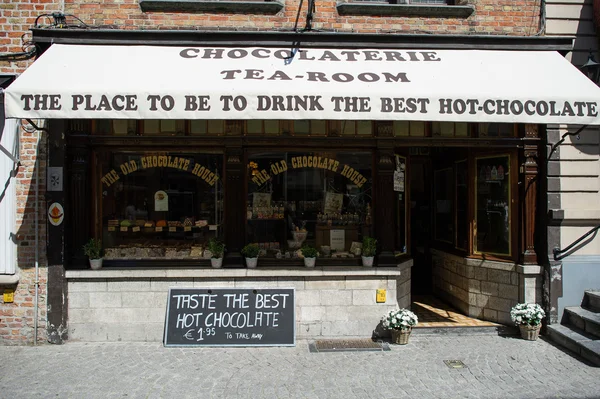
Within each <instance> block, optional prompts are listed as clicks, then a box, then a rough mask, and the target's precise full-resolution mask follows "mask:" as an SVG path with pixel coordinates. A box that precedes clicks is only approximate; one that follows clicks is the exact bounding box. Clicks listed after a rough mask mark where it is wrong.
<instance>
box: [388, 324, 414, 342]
mask: <svg viewBox="0 0 600 399" xmlns="http://www.w3.org/2000/svg"><path fill="white" fill-rule="evenodd" d="M411 332H412V328H408V329H406V330H392V343H393V344H397V345H406V344H408V338H409V337H410V333H411Z"/></svg>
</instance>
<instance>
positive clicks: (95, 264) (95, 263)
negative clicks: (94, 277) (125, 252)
mask: <svg viewBox="0 0 600 399" xmlns="http://www.w3.org/2000/svg"><path fill="white" fill-rule="evenodd" d="M90 267H91V268H92V270H100V269H102V258H100V259H90Z"/></svg>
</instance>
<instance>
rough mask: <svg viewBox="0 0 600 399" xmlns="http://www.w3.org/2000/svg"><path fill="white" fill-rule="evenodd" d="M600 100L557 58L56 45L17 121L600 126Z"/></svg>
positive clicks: (11, 103) (17, 100) (9, 111)
mask: <svg viewBox="0 0 600 399" xmlns="http://www.w3.org/2000/svg"><path fill="white" fill-rule="evenodd" d="M292 54H293V57H292V56H291V55H292ZM599 101H600V88H598V87H597V86H596V85H595V84H594V83H593V82H591V81H590V80H589V79H588V78H587V77H585V76H584V75H583V74H582V73H581V72H580V71H578V70H577V68H575V67H574V66H573V65H571V64H570V63H569V62H568V61H567V60H566V59H564V58H563V57H562V56H561V55H560V54H558V53H557V52H554V51H495V50H435V51H434V50H427V49H423V50H401V49H399V50H383V49H360V50H357V49H348V50H343V49H315V48H308V49H300V50H297V49H291V48H259V47H252V48H248V47H240V48H231V47H227V48H216V47H211V48H208V47H166V46H165V47H160V46H110V45H98V46H94V45H61V44H54V45H52V46H51V47H50V48H49V49H48V50H47V51H46V52H45V53H44V54H43V55H42V56H40V58H39V59H38V60H36V61H35V62H34V63H33V65H32V66H31V67H29V68H28V69H27V70H26V71H25V72H24V73H23V74H22V75H21V76H20V77H19V78H17V80H16V81H15V82H14V83H12V84H11V85H10V87H9V88H8V89H7V90H6V115H7V117H11V118H60V119H97V118H103V119H107V118H108V119H342V120H343V119H346V120H425V121H455V122H460V121H463V122H507V123H514V122H519V123H544V124H546V123H569V124H571V123H572V124H600V116H599V112H600V106H599V105H598V102H599Z"/></svg>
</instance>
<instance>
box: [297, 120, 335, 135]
mask: <svg viewBox="0 0 600 399" xmlns="http://www.w3.org/2000/svg"><path fill="white" fill-rule="evenodd" d="M293 124H294V125H293V126H294V136H326V135H327V121H325V120H296V121H293Z"/></svg>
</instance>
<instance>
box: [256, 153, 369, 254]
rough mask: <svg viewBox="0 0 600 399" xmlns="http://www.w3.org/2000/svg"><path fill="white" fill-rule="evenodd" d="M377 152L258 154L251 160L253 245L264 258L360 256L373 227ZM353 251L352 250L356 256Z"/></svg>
mask: <svg viewBox="0 0 600 399" xmlns="http://www.w3.org/2000/svg"><path fill="white" fill-rule="evenodd" d="M371 164H372V155H371V153H368V152H365V153H340V152H338V153H330V152H328V153H317V152H314V153H289V152H286V153H256V154H252V155H250V156H249V157H248V198H247V220H248V224H247V241H248V242H249V243H257V244H258V245H259V247H260V249H261V256H263V257H264V256H270V257H275V258H282V259H285V258H295V257H297V256H298V254H297V251H298V250H299V249H300V248H301V247H302V246H303V245H308V244H310V245H312V246H315V247H316V248H317V249H318V250H319V251H320V254H321V257H357V258H358V257H359V256H360V242H362V236H363V235H368V234H369V231H370V229H371V227H372V224H373V209H372V203H371V180H372V178H371ZM351 249H352V251H351Z"/></svg>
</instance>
